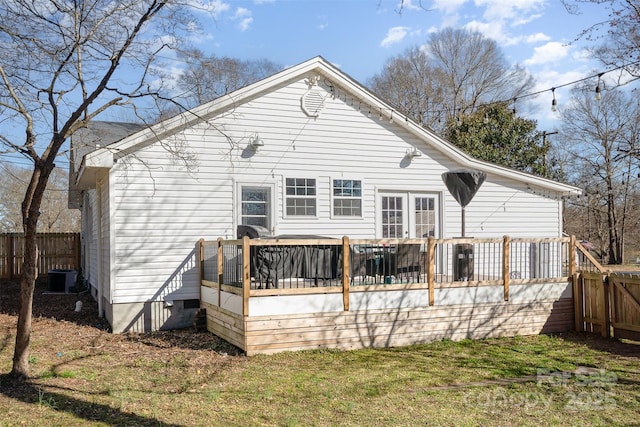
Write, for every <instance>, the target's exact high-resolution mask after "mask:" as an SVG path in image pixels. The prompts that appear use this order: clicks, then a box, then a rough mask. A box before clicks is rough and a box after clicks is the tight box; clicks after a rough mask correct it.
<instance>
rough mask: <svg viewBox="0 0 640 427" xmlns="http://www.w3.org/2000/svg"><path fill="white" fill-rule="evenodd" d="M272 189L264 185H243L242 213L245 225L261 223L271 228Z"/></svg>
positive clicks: (262, 225) (242, 220) (241, 219)
mask: <svg viewBox="0 0 640 427" xmlns="http://www.w3.org/2000/svg"><path fill="white" fill-rule="evenodd" d="M269 200H270V190H269V188H264V187H242V209H241V210H242V215H241V218H240V222H241V223H242V224H244V225H259V226H261V227H265V228H270V224H269V211H270V206H269Z"/></svg>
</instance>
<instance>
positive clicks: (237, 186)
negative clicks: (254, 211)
mask: <svg viewBox="0 0 640 427" xmlns="http://www.w3.org/2000/svg"><path fill="white" fill-rule="evenodd" d="M242 187H268V188H269V190H270V191H269V195H270V200H269V203H270V204H271V205H270V206H271V212H269V222H270V224H271V229H270V231H271V232H272V233H273V234H275V233H276V230H277V228H278V223H277V221H276V218H277V217H278V215H277V214H276V210H277V205H276V183H275V182H256V181H249V180H242V181H234V185H233V230H232V233H233V236H234V237H233V238H234V239H235V236H236V230H237V229H238V225H239V224H240V218H241V217H242Z"/></svg>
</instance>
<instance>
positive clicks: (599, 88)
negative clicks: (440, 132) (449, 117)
mask: <svg viewBox="0 0 640 427" xmlns="http://www.w3.org/2000/svg"><path fill="white" fill-rule="evenodd" d="M637 65H640V61H635V62H632V63H628V64H624V65H621V66H618V67H615V68H612V69H609V70H606V71H604V72H600V73H598V74H594V75H590V76H587V77H584V78H581V79H577V80H574V81H571V82H568V83H564V84H561V85H558V86H554V87H551V88H549V89H543V90H539V91H536V92H531V93H525V94H522V95H520V96H518V97H516V98H513V99H512V100H511V102H512V103H513V108H512V109H511V113H512V114H513V115H514V116H516V115H517V108H516V102H517V100H518V99H521V98H527V97H532V96H537V95H540V94H542V93H544V92H548V91H551V93H552V96H553V99H552V100H551V110H552V111H554V112H556V111H557V110H558V101H557V99H556V97H555V90H556V89H559V88H562V87H566V86H572V85H575V84H577V83H581V82H584V81H587V80H590V79H594V78H596V77H597V78H598V81H597V84H596V87H595V99H596V100H600V99H602V92H603V83H604V82H603V80H602V77H603V76H604V75H605V74H607V73H610V72H613V71H618V70H622V69H624V68H627V67H631V66H637ZM325 82H327V86H328V89H329V96H331V97H332V98H333V99H336V97H338V98H339V99H341V95H342V94H340V92H342V91H341V90H339V89H338V88H336V87H335V86H334V84H333V83H332V82H330V81H326V80H325ZM622 84H625V83H622ZM622 84H621V85H622ZM344 96H345V103H346V101H347V99H348V98H347V94H346V93H344ZM351 101H352V106H355V101H356V99H354V98H351ZM357 101H358V111H361V108H362V103H363V101H362V100H361V99H357ZM506 102H508V101H505V100H501V101H500V100H499V101H494V102H490V103H486V104H482V105H478V106H475V107H470V108H473V110H474V111H477V109H478V108H479V107H485V108H486V107H487V106H491V105H494V104H500V103H506ZM365 105H366V106H367V107H368V112H367V115H368V117H371V114H372V105H371V104H370V103H369V102H366V101H365ZM378 108H379V120H382V119H383V117H384V115H385V114H386V112H389V113H390V114H389V121H390V122H393V121H394V117H393V115H394V113H398V111H397V109H396V108H383V107H378ZM460 111H461V110H460V109H459V110H458V114H457V115H456V116H455V123H456V124H457V125H461V124H462V119H461V118H460ZM427 112H428V113H432V114H435V113H443V112H445V109H431V110H430V111H427ZM405 120H406V122H407V123H409V117H408V116H407V115H405ZM437 122H438V123H442V119H441V115H440V114H438V115H437ZM489 122H490V117H489V114H488V113H487V112H485V115H484V123H485V124H489Z"/></svg>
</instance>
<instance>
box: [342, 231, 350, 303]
mask: <svg viewBox="0 0 640 427" xmlns="http://www.w3.org/2000/svg"><path fill="white" fill-rule="evenodd" d="M350 271H351V246H350V245H349V237H347V236H344V237H342V304H343V306H344V311H349V291H350V282H349V280H350V276H351V274H349V272H350Z"/></svg>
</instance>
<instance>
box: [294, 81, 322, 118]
mask: <svg viewBox="0 0 640 427" xmlns="http://www.w3.org/2000/svg"><path fill="white" fill-rule="evenodd" d="M324 100H325V97H324V96H323V94H322V93H321V92H320V91H319V90H318V89H316V88H312V89H309V90H308V91H306V92H305V94H304V95H302V98H301V99H300V104H301V106H302V111H304V113H305V114H306V115H307V116H309V117H318V116H319V115H320V111H322V109H323V108H324Z"/></svg>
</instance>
